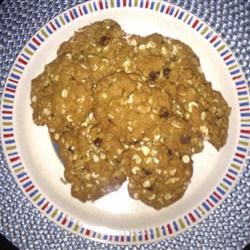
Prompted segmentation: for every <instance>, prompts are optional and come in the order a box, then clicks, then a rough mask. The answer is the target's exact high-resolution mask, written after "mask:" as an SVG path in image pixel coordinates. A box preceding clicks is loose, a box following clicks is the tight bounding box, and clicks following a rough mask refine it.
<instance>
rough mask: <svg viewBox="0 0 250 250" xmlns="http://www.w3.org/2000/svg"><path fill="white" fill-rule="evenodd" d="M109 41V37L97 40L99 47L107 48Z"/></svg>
mask: <svg viewBox="0 0 250 250" xmlns="http://www.w3.org/2000/svg"><path fill="white" fill-rule="evenodd" d="M109 41H110V37H108V36H102V37H101V38H100V40H99V44H100V45H101V46H107V45H108V44H109Z"/></svg>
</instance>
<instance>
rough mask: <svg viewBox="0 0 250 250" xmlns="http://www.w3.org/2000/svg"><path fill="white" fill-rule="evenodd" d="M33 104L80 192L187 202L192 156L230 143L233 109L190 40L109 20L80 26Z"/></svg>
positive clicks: (35, 86)
mask: <svg viewBox="0 0 250 250" xmlns="http://www.w3.org/2000/svg"><path fill="white" fill-rule="evenodd" d="M31 107H32V109H33V120H34V122H35V123H36V124H37V125H46V126H47V127H48V129H49V133H50V135H51V138H52V140H53V142H54V143H56V144H57V145H58V149H59V157H60V158H61V160H62V161H63V163H64V166H65V178H66V180H67V181H68V182H69V183H70V184H71V192H72V196H74V197H76V198H78V199H80V200H81V201H83V202H85V201H95V200H96V199H98V198H100V197H102V196H104V195H106V194H108V193H110V192H112V191H115V190H118V189H119V187H120V186H121V185H122V183H123V182H124V181H125V180H126V179H128V182H129V185H128V192H129V194H130V196H131V197H132V198H134V199H138V200H141V201H142V202H144V203H145V204H147V205H149V206H151V207H154V208H155V209H161V208H162V207H166V206H168V205H170V204H172V203H173V202H175V201H176V200H178V199H180V198H181V197H182V196H183V194H184V192H185V190H186V188H187V186H188V183H189V182H190V179H191V176H192V163H193V162H192V155H193V154H195V153H198V152H201V151H202V149H203V144H204V141H205V140H206V141H209V142H210V143H211V144H212V145H213V146H214V147H215V148H216V149H217V150H219V149H220V148H221V147H223V146H224V145H225V143H226V139H227V131H228V124H229V115H230V108H229V106H228V104H227V103H226V101H225V99H224V98H223V96H222V95H221V93H219V92H218V91H216V90H214V89H213V88H212V84H211V83H210V82H209V81H207V80H206V78H205V76H204V74H203V72H202V70H201V66H200V62H199V58H198V57H197V56H196V55H195V53H194V52H193V51H192V49H191V48H190V47H188V46H187V45H185V44H184V43H182V42H180V41H178V40H175V39H171V38H167V37H163V36H162V35H160V34H152V35H148V36H145V37H142V36H139V35H129V34H126V33H125V32H124V31H123V30H122V29H121V27H120V25H119V24H118V23H116V22H115V21H113V20H110V19H106V20H103V21H98V22H95V23H92V24H90V25H88V26H85V27H84V28H82V29H80V30H78V31H77V32H76V33H75V34H74V35H73V36H72V37H71V38H70V39H69V41H65V42H64V43H63V44H62V45H61V46H60V48H59V50H58V52H57V58H56V59H55V60H54V61H52V62H51V63H50V64H48V65H47V66H46V67H45V70H44V72H43V73H42V74H40V75H39V76H37V77H36V78H35V79H33V80H32V86H31Z"/></svg>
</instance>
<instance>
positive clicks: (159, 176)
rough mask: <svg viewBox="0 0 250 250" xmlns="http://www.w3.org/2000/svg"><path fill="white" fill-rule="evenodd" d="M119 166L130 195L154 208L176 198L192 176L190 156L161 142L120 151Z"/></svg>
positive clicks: (137, 145)
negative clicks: (126, 177) (123, 173)
mask: <svg viewBox="0 0 250 250" xmlns="http://www.w3.org/2000/svg"><path fill="white" fill-rule="evenodd" d="M121 166H122V168H123V170H124V172H125V173H126V174H127V176H128V181H129V183H128V191H129V194H130V196H131V197H132V198H133V199H136V200H140V201H142V202H144V203H145V204H147V205H149V206H152V207H154V208H155V209H161V208H162V207H166V206H168V205H170V204H171V203H173V202H175V201H176V200H178V199H180V198H181V197H182V196H183V194H184V192H185V190H186V188H187V186H188V184H189V183H190V179H191V176H192V159H191V158H190V156H189V155H188V154H180V153H179V152H176V151H172V150H170V149H169V148H167V147H166V146H165V145H163V144H161V143H157V144H152V143H151V142H147V143H144V142H143V143H139V144H136V145H134V146H133V147H131V148H130V149H128V150H127V151H126V152H125V153H124V155H123V158H122V161H121Z"/></svg>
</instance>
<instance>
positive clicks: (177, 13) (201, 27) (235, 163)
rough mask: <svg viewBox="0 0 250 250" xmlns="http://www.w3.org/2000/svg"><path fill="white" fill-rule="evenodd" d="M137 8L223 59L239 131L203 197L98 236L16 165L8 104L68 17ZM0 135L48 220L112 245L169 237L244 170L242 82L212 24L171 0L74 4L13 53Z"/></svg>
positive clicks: (247, 134) (14, 168)
mask: <svg viewBox="0 0 250 250" xmlns="http://www.w3.org/2000/svg"><path fill="white" fill-rule="evenodd" d="M130 7H131V8H139V9H147V10H150V11H155V12H159V13H161V14H162V15H169V16H172V17H174V18H176V19H178V20H179V21H180V22H183V23H184V24H186V25H187V26H189V27H190V28H191V29H193V30H194V31H196V32H197V33H198V34H200V35H201V36H202V37H203V38H204V39H205V40H206V41H207V43H209V44H210V45H211V46H212V47H213V48H214V50H215V51H216V52H217V54H218V55H219V56H220V59H221V60H222V62H223V63H224V65H225V67H226V69H227V72H228V74H229V75H230V78H231V80H232V82H233V84H234V88H235V92H236V94H237V97H238V109H239V113H240V117H239V119H240V131H239V137H238V143H237V145H236V149H235V152H234V155H233V157H232V161H231V162H230V164H229V165H228V166H227V169H226V170H225V173H224V175H223V176H222V177H221V180H220V182H219V183H218V185H217V186H216V187H215V188H214V189H213V190H212V192H211V193H210V195H209V196H207V197H206V198H204V199H203V200H202V202H200V204H199V205H198V206H196V207H195V208H193V209H192V210H190V211H188V212H186V213H185V214H184V215H182V216H181V217H179V218H177V219H175V220H171V221H167V222H165V223H164V224H162V225H156V226H155V227H150V228H146V229H144V230H131V231H123V232H121V233H120V234H117V235H114V234H109V233H107V234H104V233H100V232H96V231H94V230H92V229H89V228H87V227H85V226H84V224H83V222H81V221H79V220H76V219H75V218H72V217H71V216H69V215H68V214H66V213H65V212H64V211H63V210H62V209H60V208H58V207H56V206H55V205H54V204H53V202H52V201H50V200H49V199H47V198H46V196H45V195H44V194H43V193H42V192H41V191H40V190H39V187H38V186H37V185H36V183H35V182H34V181H33V180H32V178H31V176H30V175H29V173H28V170H27V168H26V167H25V166H24V165H23V163H22V156H21V155H20V154H19V150H18V146H17V145H16V140H15V130H14V126H13V117H14V116H15V112H14V102H15V97H16V94H17V92H18V84H19V82H20V81H21V80H22V75H23V73H24V71H25V69H26V67H27V66H28V65H29V61H30V59H31V58H32V56H33V55H34V54H35V53H36V51H37V50H38V49H39V47H40V46H41V45H42V44H43V43H44V42H45V41H46V40H47V39H49V38H50V37H51V36H52V35H53V34H54V33H55V32H57V31H58V30H60V29H61V28H62V27H64V26H65V25H68V24H70V23H71V22H74V20H76V19H78V18H81V17H84V16H86V15H88V14H91V13H94V12H100V11H105V10H106V9H121V8H130ZM1 134H2V139H1V140H2V145H3V148H4V151H5V156H6V159H7V162H8V165H9V168H10V169H11V172H12V174H13V176H14V177H15V179H16V181H17V183H18V185H19V187H20V188H21V190H22V191H23V192H24V194H25V195H26V196H27V197H28V198H29V200H30V201H31V202H32V204H33V205H35V206H36V207H37V208H38V209H39V211H40V212H41V213H42V214H44V215H46V216H47V217H48V218H49V219H50V220H52V221H53V222H55V223H56V224H58V225H60V226H61V227H63V228H65V229H67V230H69V231H70V232H72V233H76V234H79V235H81V236H83V237H85V238H89V239H93V240H98V241H102V242H106V243H112V244H138V243H146V242H152V241H157V240H161V239H166V238H168V237H172V236H175V235H177V234H179V233H181V232H183V231H185V230H187V229H188V228H191V227H192V226H194V225H195V224H197V223H198V222H200V221H201V220H202V219H204V218H205V217H207V216H208V214H209V213H210V212H211V211H213V210H214V209H215V208H216V207H217V206H218V205H219V204H220V203H221V202H222V201H223V200H224V199H225V197H226V196H227V195H228V193H229V192H230V191H231V190H232V188H233V186H234V185H235V184H236V182H237V180H238V178H239V175H240V173H241V172H242V170H243V168H244V163H245V160H246V158H247V156H248V148H249V139H250V104H249V91H248V84H247V82H246V80H245V77H244V74H243V72H242V70H241V68H240V66H239V64H238V62H237V60H236V59H235V57H234V56H233V53H232V51H231V50H230V49H229V48H228V46H227V45H226V43H225V42H224V40H223V39H222V38H221V37H220V35H218V34H217V33H216V32H215V31H214V30H213V29H212V28H210V27H209V26H208V25H207V24H206V23H205V22H203V21H202V20H201V19H200V18H198V17H197V16H195V15H193V14H192V13H190V12H188V11H186V10H184V9H182V8H180V7H178V6H176V5H174V4H171V3H167V2H163V1H157V0H134V1H132V0H113V1H112V0H111V1H105V0H94V1H88V2H85V3H82V4H79V5H76V6H74V7H72V8H70V9H68V10H66V11H65V12H62V13H61V14H59V15H57V16H56V17H55V18H53V19H51V20H50V21H49V22H48V23H46V24H45V25H44V26H43V27H42V28H41V29H40V30H39V31H38V32H37V33H36V34H35V35H34V36H32V38H31V39H30V40H29V41H28V42H27V44H26V45H25V46H24V48H23V49H22V50H21V52H20V53H19V55H18V56H17V58H16V60H15V62H14V64H13V66H12V68H11V70H10V72H9V75H8V77H7V79H6V83H5V86H4V91H3V95H2V100H1Z"/></svg>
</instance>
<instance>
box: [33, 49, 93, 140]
mask: <svg viewBox="0 0 250 250" xmlns="http://www.w3.org/2000/svg"><path fill="white" fill-rule="evenodd" d="M92 84H93V82H92V77H91V75H90V74H89V72H88V71H87V70H85V69H83V68H82V67H81V66H80V65H79V64H78V63H77V62H74V61H72V60H71V58H69V57H68V56H67V55H66V54H63V55H61V56H59V57H58V58H57V59H55V60H54V61H53V62H52V63H50V64H49V65H47V66H46V67H45V71H44V72H43V73H42V74H40V75H39V76H38V77H36V78H35V79H34V80H33V81H32V88H31V89H32V90H31V101H32V102H31V107H32V108H33V120H34V122H35V123H36V124H37V125H47V126H48V128H49V131H50V132H52V133H54V132H55V133H56V134H55V135H53V136H54V137H55V138H57V137H58V134H61V133H62V132H63V131H65V130H69V129H72V128H75V127H79V126H81V123H83V122H84V120H85V119H86V117H87V116H88V114H89V112H90V111H91V109H92V102H93V89H92Z"/></svg>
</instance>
